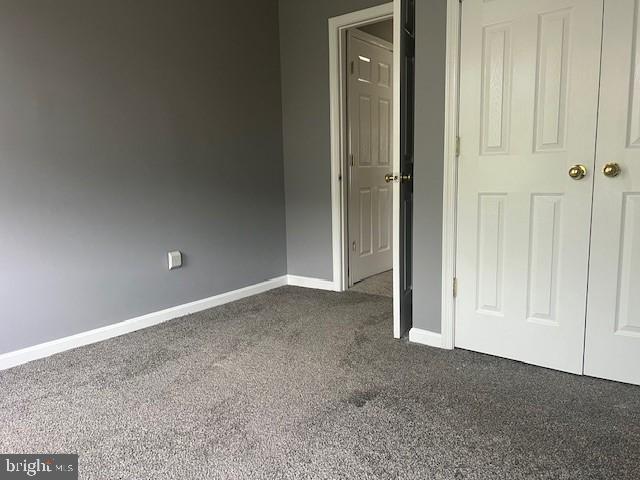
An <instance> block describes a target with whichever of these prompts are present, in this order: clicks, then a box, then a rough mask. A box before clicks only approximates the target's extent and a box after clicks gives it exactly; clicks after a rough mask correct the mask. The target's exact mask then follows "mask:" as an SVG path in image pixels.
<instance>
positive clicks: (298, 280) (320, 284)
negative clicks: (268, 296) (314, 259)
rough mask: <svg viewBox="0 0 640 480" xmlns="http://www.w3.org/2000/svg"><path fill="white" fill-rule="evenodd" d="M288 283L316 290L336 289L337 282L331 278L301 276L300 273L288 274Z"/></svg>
mask: <svg viewBox="0 0 640 480" xmlns="http://www.w3.org/2000/svg"><path fill="white" fill-rule="evenodd" d="M287 285H292V286H294V287H304V288H315V289H316V290H331V291H336V288H335V283H334V282H332V281H330V280H322V279H319V278H311V277H299V276H298V275H287Z"/></svg>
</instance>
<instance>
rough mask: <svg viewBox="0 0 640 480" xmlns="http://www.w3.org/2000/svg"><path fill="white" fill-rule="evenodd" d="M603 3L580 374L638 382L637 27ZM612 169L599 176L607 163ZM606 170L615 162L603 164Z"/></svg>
mask: <svg viewBox="0 0 640 480" xmlns="http://www.w3.org/2000/svg"><path fill="white" fill-rule="evenodd" d="M638 9H639V2H638V1H637V0H611V1H607V2H606V3H605V15H604V37H603V52H602V83H601V93H600V112H599V123H598V149H597V166H596V172H595V190H594V206H593V228H592V238H591V242H592V244H591V267H590V277H589V302H588V307H587V334H586V346H585V367H584V369H585V374H587V375H592V376H596V377H602V378H608V379H612V380H619V381H622V382H629V383H635V384H640V70H639V69H640V25H639V24H638V15H639V13H640V12H639V10H638ZM610 163H611V164H617V166H619V168H620V173H619V174H618V175H617V176H606V175H605V174H604V173H603V169H604V168H605V166H607V164H610ZM609 167H610V169H609V170H608V171H607V172H608V173H609V175H612V174H615V173H616V170H615V167H616V165H609Z"/></svg>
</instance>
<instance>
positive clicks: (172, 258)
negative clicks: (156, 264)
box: [167, 250, 182, 270]
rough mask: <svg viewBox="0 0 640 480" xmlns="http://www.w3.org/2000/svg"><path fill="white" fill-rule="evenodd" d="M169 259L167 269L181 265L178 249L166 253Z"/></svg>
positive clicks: (180, 255)
mask: <svg viewBox="0 0 640 480" xmlns="http://www.w3.org/2000/svg"><path fill="white" fill-rule="evenodd" d="M167 257H168V259H169V270H175V269H176V268H180V267H181V266H182V253H181V252H179V251H178V250H175V251H173V252H169V253H167Z"/></svg>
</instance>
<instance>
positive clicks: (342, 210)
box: [329, 0, 400, 303]
mask: <svg viewBox="0 0 640 480" xmlns="http://www.w3.org/2000/svg"><path fill="white" fill-rule="evenodd" d="M394 1H395V3H397V4H399V3H400V1H399V0H394ZM389 18H394V3H393V2H390V3H385V4H383V5H379V6H377V7H372V8H367V9H364V10H359V11H357V12H352V13H347V14H345V15H341V16H339V17H333V18H330V19H329V90H330V98H331V230H332V253H333V289H334V290H335V291H338V292H342V291H344V290H346V289H347V288H348V279H347V269H348V262H349V259H348V256H347V253H348V245H347V242H348V225H347V214H346V206H347V202H346V199H347V198H348V197H347V195H348V192H347V187H348V185H347V181H346V179H347V161H346V158H347V153H348V152H347V148H348V141H347V140H348V139H347V138H346V135H345V131H344V130H345V127H346V125H347V123H346V119H347V118H346V114H347V105H346V100H347V95H346V93H347V92H346V78H347V77H346V62H347V56H346V31H347V30H348V29H350V28H353V27H359V26H362V25H367V24H370V23H376V22H379V21H381V20H386V19H389ZM397 22H399V16H397V19H396V20H394V31H398V26H397V25H396V23H397ZM394 35H395V34H394ZM394 42H395V38H394ZM397 50H398V49H394V53H393V55H394V61H393V63H394V92H393V95H394V116H393V122H394V128H393V139H392V141H393V145H394V149H393V150H394V155H393V170H394V171H397V169H398V166H399V165H400V164H399V158H400V157H399V152H400V150H399V147H398V145H399V144H400V143H399V140H400V125H399V123H400V115H399V111H398V115H396V114H395V106H396V105H397V104H399V101H398V100H399V98H400V87H399V81H396V80H397V79H396V77H395V75H396V71H397V70H398V68H397V67H398V66H399V61H398V60H396V57H397ZM396 63H397V64H398V65H396ZM396 151H397V153H396ZM396 157H397V158H396ZM396 162H397V163H396ZM343 180H344V181H343ZM395 190H396V187H395V186H394V222H393V227H394V229H397V225H399V224H397V223H396V217H397V216H398V215H397V214H396V211H395V209H396V205H395ZM395 241H396V239H395V236H394V245H393V250H394V262H393V263H394V269H396V258H395V252H396V251H397V246H396V244H395ZM394 303H397V302H394Z"/></svg>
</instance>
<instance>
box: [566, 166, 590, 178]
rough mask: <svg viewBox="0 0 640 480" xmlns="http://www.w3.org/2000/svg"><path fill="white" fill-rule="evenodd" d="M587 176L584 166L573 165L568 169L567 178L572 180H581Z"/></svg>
mask: <svg viewBox="0 0 640 480" xmlns="http://www.w3.org/2000/svg"><path fill="white" fill-rule="evenodd" d="M586 175H587V167H585V166H584V165H574V166H573V167H571V168H570V169H569V176H570V177H571V178H573V179H574V180H582V179H583V178H584V177H586Z"/></svg>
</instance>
